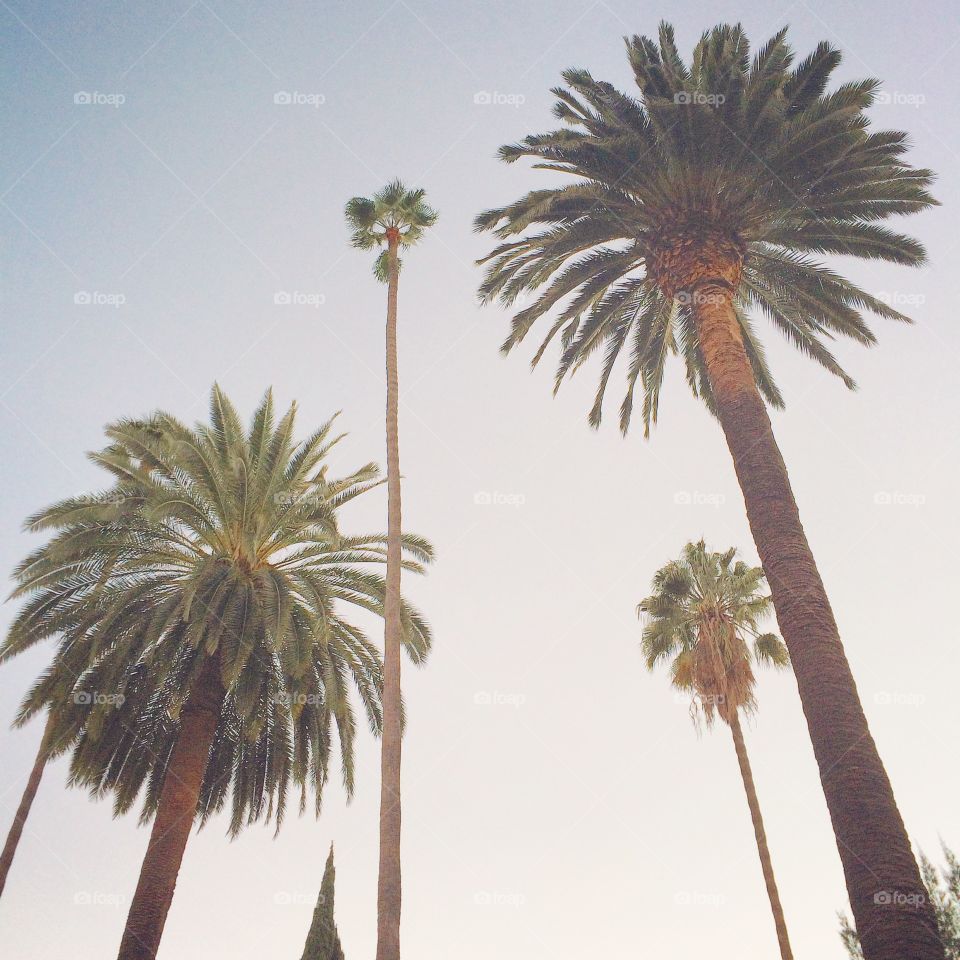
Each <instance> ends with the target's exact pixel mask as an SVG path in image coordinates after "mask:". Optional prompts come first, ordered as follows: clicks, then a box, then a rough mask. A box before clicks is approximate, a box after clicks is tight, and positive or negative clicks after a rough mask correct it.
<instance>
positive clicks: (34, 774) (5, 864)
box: [0, 717, 50, 894]
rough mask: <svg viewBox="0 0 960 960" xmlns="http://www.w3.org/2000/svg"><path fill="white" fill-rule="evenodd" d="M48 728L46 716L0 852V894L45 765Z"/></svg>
mask: <svg viewBox="0 0 960 960" xmlns="http://www.w3.org/2000/svg"><path fill="white" fill-rule="evenodd" d="M49 730H50V719H49V717H48V719H47V725H46V727H45V728H44V731H43V737H42V738H41V740H40V747H39V748H38V749H37V758H36V760H34V761H33V769H32V770H31V771H30V776H29V778H28V779H27V785H26V787H25V788H24V791H23V796H22V797H21V798H20V806H19V807H17V812H16V814H15V815H14V818H13V823H12V824H11V826H10V832H9V833H8V834H7V842H6V843H5V844H4V845H3V853H2V854H0V894H2V893H3V888H4V887H5V886H6V885H7V874H8V873H9V872H10V865H11V864H12V863H13V858H14V856H15V854H16V852H17V845H18V844H19V843H20V836H21V834H22V833H23V827H24V824H26V822H27V817H28V816H29V814H30V808H31V807H32V806H33V798H34V797H35V796H36V795H37V789H38V787H39V786H40V778H41V777H42V776H43V768H44V767H45V766H46V765H47V755H46V747H47V735H48V733H49Z"/></svg>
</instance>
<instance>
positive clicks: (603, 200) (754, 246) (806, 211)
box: [476, 23, 936, 434]
mask: <svg viewBox="0 0 960 960" xmlns="http://www.w3.org/2000/svg"><path fill="white" fill-rule="evenodd" d="M626 45H627V54H628V57H629V60H630V64H631V66H632V68H633V73H634V77H635V79H636V84H637V87H638V88H639V96H630V95H628V94H625V93H622V92H620V91H619V90H617V89H615V88H614V87H613V86H611V84H609V83H606V82H603V81H600V80H595V79H594V78H593V77H592V76H591V75H590V73H589V72H587V71H586V70H579V69H576V70H567V71H566V72H565V73H564V74H563V78H564V80H565V81H566V84H567V88H563V87H559V88H556V89H554V90H553V91H552V92H553V93H554V94H555V95H556V97H557V103H556V106H555V108H554V113H555V115H556V116H557V117H558V118H559V119H560V120H562V121H563V122H564V123H565V124H567V127H566V128H563V129H560V130H556V131H553V132H550V133H544V134H536V135H533V136H528V137H526V138H525V139H524V140H523V141H522V142H521V143H519V144H516V145H512V146H505V147H503V148H502V149H501V151H500V157H501V159H503V160H504V161H506V162H508V163H512V162H514V161H516V160H518V159H519V158H521V157H530V158H532V159H533V160H535V161H536V163H535V164H534V167H535V168H538V169H543V170H550V171H555V172H557V173H560V174H568V175H571V176H572V177H573V178H574V179H573V182H572V183H567V184H566V185H561V186H557V187H552V188H546V189H541V190H535V191H532V192H530V193H528V194H527V195H526V196H524V197H521V198H520V199H519V200H517V201H516V202H515V203H512V204H509V205H508V206H504V207H499V208H496V209H492V210H488V211H486V212H485V213H483V214H481V215H480V216H479V217H478V218H477V220H476V228H477V229H478V230H482V231H484V230H486V231H492V232H493V233H494V234H495V235H496V236H497V237H498V238H500V240H502V241H503V242H502V243H501V244H500V245H499V246H497V247H496V248H495V249H494V250H493V251H492V252H491V253H490V254H489V255H488V256H487V257H486V258H484V260H481V261H480V262H481V263H486V264H488V267H487V271H486V274H485V278H484V281H483V284H482V286H481V289H480V293H481V297H482V298H483V300H484V301H491V300H493V299H499V301H500V302H501V303H502V304H504V305H506V306H511V305H515V304H516V303H517V300H518V298H520V297H521V295H523V296H524V297H525V299H526V300H527V302H528V305H527V306H525V307H524V308H523V309H521V310H519V311H518V312H517V313H516V314H515V315H514V317H513V321H512V328H511V332H510V335H509V336H508V337H507V339H506V341H505V342H504V344H503V351H504V352H508V351H509V350H510V349H512V348H513V347H514V346H516V345H517V344H518V343H519V342H520V341H522V340H523V338H524V337H525V336H526V334H527V333H528V332H529V330H530V329H531V327H533V325H534V324H535V323H536V322H537V321H538V320H540V319H541V318H542V317H545V316H548V315H550V316H551V321H550V322H549V323H548V325H547V331H546V335H545V337H544V338H543V341H542V343H541V345H540V347H539V349H538V351H537V353H536V355H535V357H534V360H533V362H534V364H536V363H537V362H538V361H539V360H540V358H541V357H542V356H543V353H544V351H545V350H546V348H547V346H548V345H549V344H550V343H551V342H552V341H553V339H554V338H555V337H557V335H558V334H559V338H560V344H561V353H560V360H559V364H558V367H557V373H556V387H559V386H560V384H561V382H562V381H563V379H564V378H565V377H566V375H567V374H568V373H573V372H574V371H576V369H577V368H578V367H579V366H580V365H581V364H582V363H583V362H584V361H585V360H586V359H587V358H588V357H589V356H590V355H591V354H592V353H593V352H594V351H595V350H597V349H599V348H600V347H603V348H604V359H603V365H602V372H601V377H600V385H599V389H598V391H597V396H596V401H595V403H594V406H593V409H592V410H591V412H590V422H591V424H592V425H593V426H598V425H599V423H600V420H601V413H602V404H603V398H604V392H605V390H606V386H607V382H608V380H609V378H610V375H611V372H612V370H613V367H614V365H615V364H616V362H617V360H618V358H620V356H621V354H623V355H624V356H625V357H626V358H627V359H626V365H627V366H626V379H627V389H626V395H625V398H624V400H623V403H622V406H621V408H620V427H621V430H623V431H624V432H626V430H627V428H628V426H629V424H630V419H631V415H632V411H633V403H634V392H635V389H636V386H637V382H638V380H639V382H640V384H641V388H642V393H643V420H644V426H645V432H646V433H647V434H649V430H650V426H651V424H652V423H654V422H656V418H657V406H658V399H659V393H660V387H661V383H662V380H663V371H664V365H665V363H666V359H667V356H668V355H669V354H671V353H673V354H677V355H679V356H682V358H683V360H684V364H685V367H686V377H687V381H688V383H689V386H690V388H691V389H692V390H693V392H694V394H695V395H697V396H699V397H700V398H702V400H703V401H704V402H705V403H706V405H707V407H708V408H709V409H711V411H713V410H714V402H713V397H712V394H711V389H710V384H709V382H708V380H707V377H706V373H705V370H704V363H703V357H702V355H701V351H700V345H699V339H698V331H697V329H696V326H695V323H694V318H693V315H692V313H693V312H692V310H691V300H690V297H691V293H692V292H693V291H694V290H695V289H696V285H697V283H698V281H701V280H702V279H703V277H704V273H708V274H711V275H713V274H715V273H716V270H715V268H716V265H717V263H721V264H723V266H724V270H723V271H722V278H720V279H722V280H723V281H725V283H726V286H727V287H729V288H730V289H732V291H733V294H734V305H735V311H736V316H737V320H738V322H739V326H740V331H741V334H742V337H743V340H744V345H745V347H746V351H747V355H748V357H749V360H750V363H751V366H752V368H753V374H754V377H755V380H756V383H757V386H758V388H759V390H760V391H761V393H762V395H763V396H764V397H765V399H766V400H767V402H768V403H770V404H771V405H773V406H782V404H783V398H782V396H781V394H780V392H779V390H778V389H777V386H776V384H775V382H774V380H773V377H772V376H771V373H770V370H769V369H768V366H767V363H766V360H765V356H764V351H763V347H762V344H761V342H760V340H759V339H758V337H757V334H756V332H755V330H754V325H753V318H754V317H755V316H756V315H757V314H759V315H761V316H764V317H766V318H767V319H768V320H769V321H770V322H772V324H773V325H774V326H775V327H776V328H777V329H778V330H779V331H780V332H781V333H782V334H784V335H785V336H786V338H787V339H788V340H789V341H790V342H791V343H793V344H794V346H796V347H797V348H798V349H799V350H800V351H801V352H803V353H804V354H806V355H807V356H808V357H810V358H811V359H813V360H816V361H817V362H818V363H820V364H822V365H823V366H824V367H825V368H826V369H827V370H829V371H830V372H831V373H834V374H836V375H837V376H838V377H840V378H841V379H842V380H843V382H844V383H845V384H846V385H847V386H848V387H851V388H852V387H854V382H853V380H852V379H851V378H850V376H849V375H848V374H847V373H846V372H845V371H844V370H843V369H842V368H841V367H840V365H839V363H838V362H837V360H836V359H835V358H834V356H833V354H832V353H831V352H830V351H829V349H828V347H827V345H826V341H830V340H832V339H834V338H835V337H837V336H845V337H850V338H852V339H854V340H856V341H857V342H859V343H862V344H866V345H869V344H871V343H873V342H874V339H875V338H874V335H873V333H872V331H871V330H870V327H869V326H868V324H867V322H866V321H865V319H864V314H865V313H873V314H876V315H879V316H881V317H886V318H889V319H893V320H907V318H906V317H904V316H903V315H902V314H901V313H899V312H898V311H896V310H894V309H892V308H891V307H890V305H888V304H886V303H884V302H883V301H882V300H880V299H878V298H876V297H874V296H872V295H870V294H869V293H867V292H866V291H864V290H861V289H860V288H858V287H857V286H856V285H855V284H853V283H851V282H850V281H848V280H846V279H845V278H844V277H842V276H840V275H838V274H837V273H835V272H834V271H833V270H831V269H829V268H827V267H826V266H824V265H823V264H822V263H821V262H820V261H819V260H818V259H817V258H818V256H819V255H821V254H846V255H850V256H855V257H863V258H870V259H879V260H886V261H890V262H893V263H900V264H908V265H918V264H921V263H922V262H923V261H924V256H925V254H924V250H923V248H922V247H921V245H920V244H919V243H918V242H917V241H916V240H913V239H911V238H910V237H907V236H903V235H901V234H899V233H896V232H894V231H892V230H890V229H888V228H887V227H884V226H882V225H880V224H879V223H878V221H881V220H885V219H886V218H888V217H891V216H893V215H895V214H907V213H913V212H915V211H918V210H922V209H924V208H926V207H929V206H931V205H932V204H934V203H935V202H936V201H935V200H934V199H933V197H932V196H931V195H930V193H929V192H928V191H927V189H926V188H927V186H928V185H929V184H930V182H931V180H932V174H931V173H930V171H928V170H921V169H914V168H912V167H911V166H910V165H909V164H908V163H907V162H906V161H905V160H904V159H903V154H904V153H905V151H906V149H907V146H908V144H907V137H906V135H905V134H904V133H899V132H896V131H889V130H883V131H876V132H871V130H870V124H869V120H868V118H867V115H866V110H867V109H868V108H869V107H870V105H871V104H872V103H873V102H874V99H875V97H876V94H877V89H878V86H879V82H878V81H877V80H860V81H854V82H849V83H844V84H842V85H840V86H838V87H836V88H835V89H834V90H832V91H830V92H827V85H828V81H829V79H830V76H831V74H832V72H833V71H834V69H835V68H836V67H837V65H838V64H839V63H840V53H839V52H838V51H837V50H835V49H834V48H833V47H831V46H830V44H829V43H826V42H823V43H821V44H820V45H819V46H818V47H817V48H816V49H815V50H814V51H813V53H811V54H810V55H809V56H808V57H806V58H805V59H803V60H802V61H801V62H799V63H797V64H794V54H793V52H792V50H791V49H790V47H789V46H788V44H787V42H786V29H784V30H781V31H780V32H779V33H777V34H776V35H775V36H774V37H772V38H771V39H770V40H769V41H768V42H767V43H766V44H764V46H763V47H761V49H760V50H759V51H757V52H756V54H755V55H754V56H753V57H752V59H751V56H750V51H749V44H748V41H747V37H746V36H745V34H744V32H743V29H742V28H741V27H740V26H739V25H738V26H726V25H724V26H718V27H715V28H714V29H713V30H712V31H710V32H709V33H705V34H704V35H703V37H702V38H701V40H700V42H699V43H698V44H697V45H696V47H695V49H694V51H693V56H692V59H691V61H690V63H689V64H688V63H685V62H684V61H683V59H682V58H681V56H680V54H679V52H678V49H677V45H676V42H675V40H674V32H673V28H672V27H671V26H670V25H669V24H666V23H664V24H661V26H660V31H659V43H657V42H654V41H653V40H651V39H648V38H647V37H640V36H634V37H633V38H632V39H627V41H626ZM711 279H713V280H716V279H718V278H717V277H716V276H711ZM531 297H532V298H533V302H532V303H529V300H530V298H531ZM554 308H556V309H554Z"/></svg>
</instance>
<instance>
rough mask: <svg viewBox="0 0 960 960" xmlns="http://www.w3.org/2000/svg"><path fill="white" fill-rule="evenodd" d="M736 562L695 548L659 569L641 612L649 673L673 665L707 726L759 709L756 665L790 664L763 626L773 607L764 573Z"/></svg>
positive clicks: (732, 553) (676, 682) (673, 675)
mask: <svg viewBox="0 0 960 960" xmlns="http://www.w3.org/2000/svg"><path fill="white" fill-rule="evenodd" d="M735 557H736V550H735V549H730V550H727V551H726V552H725V553H715V552H712V551H710V550H707V548H706V546H705V544H704V542H703V541H702V540H700V541H699V542H697V543H688V544H687V545H686V546H685V547H684V548H683V552H682V553H681V555H680V559H679V560H674V561H671V562H670V563H668V564H666V565H665V566H663V567H661V568H660V569H659V570H658V571H657V573H656V574H655V576H654V578H653V583H652V590H653V592H652V593H651V594H650V596H648V597H647V598H646V599H645V600H643V601H641V603H640V604H639V605H638V607H637V612H638V613H639V614H641V615H643V616H644V618H645V623H644V628H643V638H642V641H641V646H642V649H643V654H644V657H645V658H646V663H647V667H648V669H650V670H653V669H655V668H656V666H657V664H658V663H660V661H662V660H669V661H670V680H671V683H672V684H673V686H674V687H676V688H677V689H678V690H683V691H686V692H689V693H691V694H693V701H692V703H691V711H692V712H693V715H694V718H695V719H696V718H697V717H698V716H699V713H700V712H702V713H703V716H704V718H705V719H706V722H707V724H708V726H709V725H710V724H712V722H713V719H714V714H715V713H719V715H720V717H721V719H722V720H724V721H727V722H729V719H730V716H731V714H732V711H734V710H745V711H748V712H749V711H751V710H753V708H754V707H755V705H756V703H755V700H754V695H753V686H754V675H753V669H752V664H753V663H754V662H757V663H763V664H767V665H770V666H774V667H786V666H787V665H788V664H789V662H790V659H789V655H788V654H787V648H786V645H785V644H784V642H783V640H781V639H780V637H778V636H777V635H776V634H774V633H764V632H761V630H760V627H759V624H760V622H762V620H763V619H764V618H765V617H766V616H768V615H769V613H770V611H771V609H772V601H771V599H770V596H769V594H766V593H764V586H765V580H764V574H763V569H762V568H761V567H751V566H750V565H749V564H747V563H744V562H743V561H742V560H736V559H735Z"/></svg>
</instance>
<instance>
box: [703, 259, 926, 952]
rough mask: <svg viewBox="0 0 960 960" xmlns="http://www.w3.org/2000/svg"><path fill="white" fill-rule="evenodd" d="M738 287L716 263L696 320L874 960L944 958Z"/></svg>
mask: <svg viewBox="0 0 960 960" xmlns="http://www.w3.org/2000/svg"><path fill="white" fill-rule="evenodd" d="M715 278H721V279H715ZM738 280H739V266H738V265H737V266H736V267H734V268H733V269H731V267H730V265H729V263H727V264H722V265H720V266H717V265H713V266H712V267H711V268H710V269H709V270H708V271H706V274H705V275H704V276H701V277H700V278H699V281H698V283H697V284H696V286H695V287H694V291H695V296H694V297H693V310H694V316H695V320H696V325H697V330H698V332H699V337H700V346H701V350H702V352H703V357H704V361H705V363H706V367H707V371H708V376H709V379H710V385H711V387H712V390H713V394H714V398H715V401H716V408H717V414H718V416H719V419H720V423H721V426H722V427H723V432H724V435H725V437H726V440H727V446H728V447H729V449H730V453H731V455H732V457H733V463H734V467H735V469H736V474H737V479H738V481H739V483H740V489H741V491H742V492H743V498H744V502H745V504H746V510H747V518H748V520H749V522H750V529H751V531H752V533H753V539H754V542H755V543H756V546H757V550H758V552H759V554H760V559H761V562H762V563H763V567H764V570H765V572H766V575H767V580H768V582H769V584H770V589H771V594H772V596H773V603H774V607H775V609H776V612H777V620H778V621H779V624H780V629H781V631H782V633H783V637H784V640H785V641H786V643H787V647H788V649H789V651H790V658H791V660H792V663H793V670H794V673H795V675H796V678H797V686H798V688H799V692H800V699H801V702H802V705H803V711H804V714H805V716H806V720H807V727H808V729H809V732H810V739H811V742H812V744H813V751H814V755H815V756H816V760H817V764H818V766H819V768H820V779H821V783H822V785H823V792H824V795H825V797H826V801H827V807H828V809H829V812H830V819H831V822H832V824H833V830H834V833H835V835H836V840H837V846H838V849H839V852H840V859H841V861H842V863H843V871H844V876H845V879H846V884H847V892H848V893H849V896H850V905H851V907H852V909H853V915H854V919H855V921H856V925H857V929H858V931H859V933H860V938H861V941H862V943H863V952H864V955H865V957H866V958H867V960H905V958H907V957H909V958H910V960H943V957H944V951H943V945H942V943H941V942H940V938H939V934H938V933H937V928H936V923H935V920H934V916H933V911H932V909H931V906H930V904H929V902H928V898H927V894H926V891H925V889H924V886H923V883H922V881H921V878H920V871H919V870H918V868H917V863H916V860H915V859H914V856H913V852H912V850H911V848H910V841H909V839H908V837H907V832H906V829H905V828H904V824H903V820H902V818H901V816H900V812H899V810H898V809H897V804H896V800H895V799H894V796H893V790H892V789H891V786H890V781H889V779H888V777H887V773H886V771H885V770H884V767H883V764H882V762H881V760H880V756H879V754H878V753H877V748H876V745H875V743H874V741H873V738H872V737H871V735H870V730H869V728H868V726H867V720H866V717H865V716H864V713H863V707H862V706H861V703H860V698H859V695H858V693H857V688H856V684H855V683H854V680H853V675H852V674H851V672H850V666H849V664H848V662H847V658H846V655H845V654H844V650H843V645H842V643H841V641H840V634H839V631H838V629H837V624H836V621H835V620H834V616H833V612H832V610H831V608H830V602H829V600H828V599H827V594H826V591H825V590H824V587H823V582H822V580H821V579H820V573H819V571H818V570H817V565H816V563H815V561H814V559H813V554H812V552H811V550H810V545H809V544H808V543H807V538H806V535H805V533H804V531H803V527H802V525H801V523H800V515H799V512H798V510H797V504H796V501H795V499H794V495H793V491H792V489H791V487H790V480H789V478H788V475H787V469H786V466H785V465H784V461H783V457H782V456H781V454H780V450H779V448H778V446H777V443H776V440H775V439H774V436H773V430H772V428H771V425H770V418H769V416H768V415H767V410H766V407H765V406H764V403H763V401H762V399H761V397H760V394H759V392H758V390H757V387H756V383H755V380H754V376H753V372H752V369H751V367H750V363H749V361H748V359H747V355H746V352H745V350H744V346H743V340H742V337H741V335H740V330H739V326H738V324H737V321H736V316H735V313H734V309H733V301H732V291H733V290H734V289H735V288H736V284H737V281H738Z"/></svg>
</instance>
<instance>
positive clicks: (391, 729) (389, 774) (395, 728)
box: [376, 236, 401, 960]
mask: <svg viewBox="0 0 960 960" xmlns="http://www.w3.org/2000/svg"><path fill="white" fill-rule="evenodd" d="M387 254H388V257H389V277H388V286H387V592H386V603H385V607H384V643H383V738H382V742H381V754H380V776H381V780H380V871H379V879H378V884H377V957H376V960H400V892H401V890H400V736H401V730H400V441H399V436H398V427H397V419H398V417H397V407H398V392H399V386H398V377H397V279H398V277H397V272H398V263H397V238H396V237H395V236H389V237H388V246H387Z"/></svg>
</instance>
